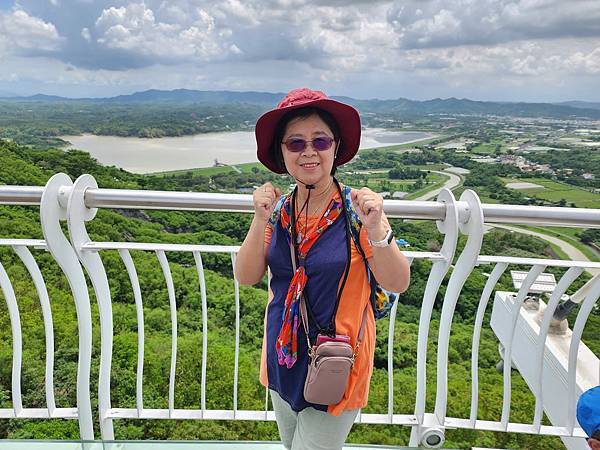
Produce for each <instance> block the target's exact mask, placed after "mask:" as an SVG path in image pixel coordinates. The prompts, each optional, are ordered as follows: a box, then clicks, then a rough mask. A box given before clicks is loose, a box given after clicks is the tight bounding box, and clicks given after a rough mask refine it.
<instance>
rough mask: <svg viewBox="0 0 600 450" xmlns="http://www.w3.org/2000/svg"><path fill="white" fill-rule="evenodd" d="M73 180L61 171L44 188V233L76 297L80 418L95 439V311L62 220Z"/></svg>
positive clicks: (85, 433)
mask: <svg viewBox="0 0 600 450" xmlns="http://www.w3.org/2000/svg"><path fill="white" fill-rule="evenodd" d="M72 184H73V183H72V181H71V179H70V178H69V177H68V176H67V175H65V174H63V173H59V174H56V175H54V176H53V177H52V178H50V180H48V183H46V187H45V189H44V193H43V194H42V200H41V205H40V221H41V224H42V232H43V234H44V239H45V240H46V245H47V248H48V250H49V251H50V254H51V255H52V256H53V257H54V259H55V260H56V262H57V263H58V265H59V266H60V268H61V270H62V271H63V273H64V274H65V276H66V278H67V281H68V282H69V286H70V287H71V292H72V294H73V298H74V300H75V309H76V312H77V327H78V331H79V362H78V364H77V417H78V419H79V432H80V435H81V439H83V440H93V439H94V427H93V424H92V407H91V402H90V369H91V363H92V312H91V308H90V297H89V294H88V288H87V284H86V281H85V276H84V274H83V269H82V268H81V265H80V264H79V260H78V259H77V254H76V253H75V250H73V247H71V244H70V243H69V241H68V240H67V238H66V237H65V235H64V234H63V231H62V229H61V226H60V221H61V220H65V219H66V218H67V215H66V208H64V207H62V206H61V204H60V202H59V193H60V190H61V188H63V187H69V186H72Z"/></svg>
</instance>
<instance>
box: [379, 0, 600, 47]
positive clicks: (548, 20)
mask: <svg viewBox="0 0 600 450" xmlns="http://www.w3.org/2000/svg"><path fill="white" fill-rule="evenodd" d="M387 19H388V21H389V23H390V24H391V25H392V26H393V27H394V29H395V30H396V32H397V33H398V37H399V42H400V45H401V46H402V47H404V48H424V47H449V46H460V45H471V44H495V43H501V42H510V41H518V40H525V39H538V38H559V37H600V3H599V2H598V1H597V0H572V1H569V2H565V1H562V0H503V1H498V0H431V1H427V2H417V1H406V0H397V1H395V2H394V3H393V5H392V6H391V8H390V9H389V11H388V14H387Z"/></svg>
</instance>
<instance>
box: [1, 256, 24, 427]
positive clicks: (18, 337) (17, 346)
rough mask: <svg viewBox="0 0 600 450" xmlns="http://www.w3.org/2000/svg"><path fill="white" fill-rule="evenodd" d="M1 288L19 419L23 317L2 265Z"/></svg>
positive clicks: (14, 406)
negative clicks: (7, 318)
mask: <svg viewBox="0 0 600 450" xmlns="http://www.w3.org/2000/svg"><path fill="white" fill-rule="evenodd" d="M0 288H1V289H2V293H3V294H4V300H6V306H7V308H8V315H9V318H10V328H11V330H12V376H11V389H12V403H13V411H14V415H15V417H19V415H20V414H21V411H22V410H23V399H22V396H21V369H22V363H23V334H22V333H21V317H20V315H19V305H17V297H16V296H15V290H14V289H13V286H12V283H11V281H10V279H9V278H8V274H7V273H6V270H5V269H4V266H3V265H2V263H0Z"/></svg>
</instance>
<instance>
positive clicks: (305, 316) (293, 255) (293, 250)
mask: <svg viewBox="0 0 600 450" xmlns="http://www.w3.org/2000/svg"><path fill="white" fill-rule="evenodd" d="M290 255H291V259H292V269H293V270H294V272H295V271H296V248H295V246H294V245H293V244H292V243H290ZM368 308H369V303H367V304H366V306H365V309H364V310H363V314H362V322H361V324H360V329H359V330H358V337H357V339H356V345H355V346H354V352H353V355H352V357H353V358H356V356H357V355H358V349H359V348H360V344H361V343H362V341H363V338H364V335H365V326H366V324H367V309H368ZM300 319H301V320H302V326H303V327H304V334H305V335H306V342H307V344H308V348H309V349H311V348H312V344H311V343H310V333H309V327H308V311H307V309H306V299H305V298H304V294H302V295H301V296H300Z"/></svg>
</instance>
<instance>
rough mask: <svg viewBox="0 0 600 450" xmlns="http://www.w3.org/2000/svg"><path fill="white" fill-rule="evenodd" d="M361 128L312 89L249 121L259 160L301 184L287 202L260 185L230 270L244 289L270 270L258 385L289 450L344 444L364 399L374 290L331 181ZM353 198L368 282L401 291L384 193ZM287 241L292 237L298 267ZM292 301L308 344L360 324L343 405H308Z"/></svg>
mask: <svg viewBox="0 0 600 450" xmlns="http://www.w3.org/2000/svg"><path fill="white" fill-rule="evenodd" d="M360 132H361V126H360V118H359V115H358V112H357V111H356V110H355V109H354V108H352V107H351V106H349V105H346V104H343V103H340V102H337V101H335V100H332V99H329V98H328V97H327V96H326V95H325V94H323V93H322V92H319V91H312V90H310V89H297V90H293V91H291V92H290V93H289V94H288V95H287V96H286V97H285V98H284V99H283V100H282V101H281V102H280V103H279V105H278V106H277V108H276V109H274V110H272V111H269V112H267V113H265V114H263V115H262V116H261V117H260V118H259V119H258V121H257V123H256V140H257V146H258V149H257V154H258V159H259V160H260V161H261V162H262V163H263V164H264V165H265V166H266V167H267V168H268V169H270V170H271V171H273V172H275V173H286V172H287V173H288V174H290V175H291V176H292V177H293V178H294V179H295V180H296V182H297V184H296V187H295V189H294V190H293V192H292V193H290V194H288V195H286V196H285V197H284V198H283V204H282V203H281V202H279V204H278V201H279V200H280V196H281V192H280V191H279V189H277V188H275V187H274V186H273V185H272V184H271V183H266V184H264V185H263V186H261V187H260V188H258V189H256V191H255V192H254V195H253V201H254V211H255V213H254V218H253V220H252V224H251V226H250V230H249V231H248V234H247V236H246V239H245V240H244V243H243V244H242V247H241V248H240V251H239V253H238V255H237V258H236V265H235V275H236V278H237V279H238V281H239V282H240V283H243V284H255V283H257V282H259V281H260V280H261V279H262V278H263V276H264V274H265V271H266V269H267V265H268V267H269V268H270V270H271V275H272V278H271V280H270V300H269V305H268V306H267V311H266V312H265V334H264V339H263V357H262V364H261V376H260V378H261V383H262V384H263V385H265V386H266V387H268V388H269V389H270V392H271V396H272V400H273V408H274V410H275V416H276V419H277V425H278V428H279V434H280V436H281V439H282V441H283V444H284V446H285V447H286V448H288V449H290V448H291V449H294V450H297V449H304V448H306V449H341V448H342V446H343V444H344V442H345V440H346V437H347V436H348V433H349V432H350V429H351V427H352V424H353V422H354V420H355V418H356V416H357V414H358V411H359V410H360V408H363V407H364V406H365V405H366V404H367V397H368V391H369V381H370V378H371V373H372V370H373V356H374V345H375V320H374V316H373V311H372V309H371V307H370V306H368V305H369V302H370V297H369V296H370V285H369V281H368V277H367V272H366V270H365V265H364V259H363V255H362V254H361V252H360V251H359V249H357V247H356V245H355V244H354V242H353V239H352V238H351V237H350V235H349V232H348V224H347V219H346V217H347V216H346V214H345V209H344V204H345V203H344V198H342V196H344V192H343V191H342V187H341V186H340V185H339V183H338V182H337V180H335V178H334V177H333V175H334V173H335V170H336V168H337V166H340V165H342V164H344V163H346V162H348V161H350V160H351V159H352V158H353V157H354V155H356V153H357V151H358V147H359V143H360ZM350 198H351V200H352V205H353V208H354V209H355V210H356V212H357V214H358V217H359V219H360V222H361V223H362V227H361V231H360V235H359V236H360V246H361V247H362V250H363V252H364V257H365V258H366V259H367V261H368V263H369V266H370V268H371V270H372V272H373V274H374V275H375V278H376V279H377V280H378V282H379V284H380V285H381V286H383V287H384V288H386V289H388V290H390V291H394V292H403V291H405V290H406V289H407V287H408V284H409V279H410V270H409V265H408V262H407V260H406V258H405V257H404V256H403V255H402V254H401V252H400V250H399V249H398V246H397V245H396V242H395V240H394V239H393V236H392V233H391V229H390V225H389V223H388V221H387V219H386V217H385V214H384V213H383V199H382V197H381V196H380V195H378V194H376V193H374V192H372V191H371V190H370V189H368V188H362V189H360V190H352V191H351V194H350ZM276 205H277V209H276ZM274 211H275V214H273V213H274ZM291 242H296V245H295V247H294V254H296V256H297V259H296V261H295V262H296V263H297V269H296V270H294V269H293V267H292V259H291V258H292V256H291V254H292V252H291V247H290V243H291ZM300 294H301V295H302V296H303V297H304V301H305V302H306V304H307V306H308V313H309V314H307V315H308V325H309V338H310V341H311V342H312V343H314V340H315V338H316V335H317V333H319V332H321V333H322V334H323V333H324V332H326V333H327V334H331V335H335V334H337V335H343V336H347V337H349V339H350V343H351V345H352V346H353V347H354V346H355V345H356V344H357V340H358V335H359V331H360V330H361V325H362V324H363V323H364V325H362V328H363V330H364V337H363V340H362V343H361V345H360V348H359V351H358V354H357V355H356V358H355V362H354V365H353V366H352V369H351V373H350V376H349V379H348V383H347V385H346V390H345V392H344V395H343V398H342V400H341V401H340V402H338V403H336V404H333V405H321V404H316V403H309V402H307V401H306V400H305V398H304V393H303V390H304V383H305V380H306V374H307V367H308V364H309V355H308V343H307V339H306V333H305V332H304V329H303V327H302V325H301V323H302V321H301V318H302V317H301V315H300V312H299V310H300V308H299V305H298V303H299V301H298V298H299V295H300ZM367 306H368V307H367ZM363 314H366V322H365V321H363Z"/></svg>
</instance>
